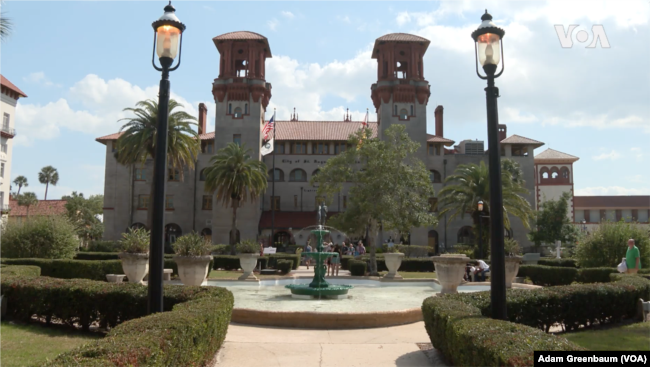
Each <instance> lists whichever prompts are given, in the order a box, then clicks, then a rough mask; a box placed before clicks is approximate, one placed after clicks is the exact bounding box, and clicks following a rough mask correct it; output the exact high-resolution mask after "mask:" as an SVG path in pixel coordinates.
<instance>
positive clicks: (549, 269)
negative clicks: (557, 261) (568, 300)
mask: <svg viewBox="0 0 650 367" xmlns="http://www.w3.org/2000/svg"><path fill="white" fill-rule="evenodd" d="M577 275H578V269H575V268H565V267H553V266H543V265H521V266H519V272H518V273H517V276H520V277H529V278H530V280H532V281H533V284H535V285H541V286H553V285H567V284H571V283H573V281H574V280H575V279H576V277H577Z"/></svg>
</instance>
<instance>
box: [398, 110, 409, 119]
mask: <svg viewBox="0 0 650 367" xmlns="http://www.w3.org/2000/svg"><path fill="white" fill-rule="evenodd" d="M408 117H409V116H408V112H406V108H402V109H401V110H400V111H399V119H400V120H406V119H407V118H408Z"/></svg>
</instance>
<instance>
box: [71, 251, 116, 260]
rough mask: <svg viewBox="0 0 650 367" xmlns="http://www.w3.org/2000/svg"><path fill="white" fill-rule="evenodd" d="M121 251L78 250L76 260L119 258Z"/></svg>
mask: <svg viewBox="0 0 650 367" xmlns="http://www.w3.org/2000/svg"><path fill="white" fill-rule="evenodd" d="M118 254H119V252H89V251H87V252H77V253H76V254H75V255H74V259H75V260H119V259H120V257H119V256H118Z"/></svg>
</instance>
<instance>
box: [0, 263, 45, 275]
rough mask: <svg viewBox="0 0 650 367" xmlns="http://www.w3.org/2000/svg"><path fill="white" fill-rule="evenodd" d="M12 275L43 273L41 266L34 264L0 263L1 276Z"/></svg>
mask: <svg viewBox="0 0 650 367" xmlns="http://www.w3.org/2000/svg"><path fill="white" fill-rule="evenodd" d="M12 275H19V276H24V277H38V276H40V275H41V268H39V267H38V266H33V265H4V264H3V265H0V278H1V277H5V276H12Z"/></svg>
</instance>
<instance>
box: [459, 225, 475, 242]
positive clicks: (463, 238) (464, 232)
mask: <svg viewBox="0 0 650 367" xmlns="http://www.w3.org/2000/svg"><path fill="white" fill-rule="evenodd" d="M457 240H458V241H457V242H458V244H459V245H472V244H474V232H473V231H472V227H470V226H465V227H461V229H459V230H458V239H457Z"/></svg>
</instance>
